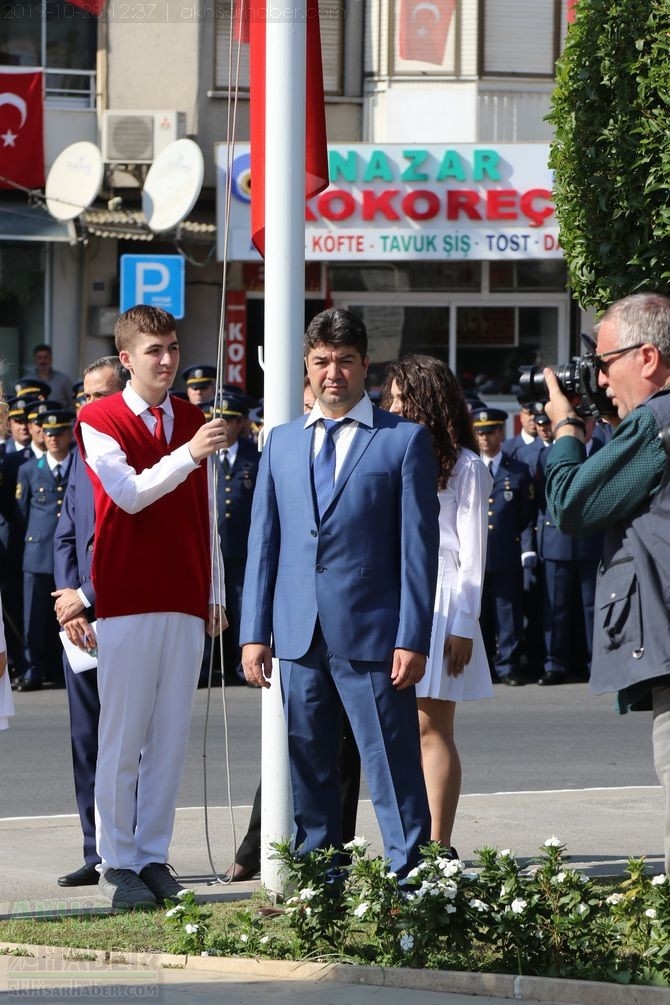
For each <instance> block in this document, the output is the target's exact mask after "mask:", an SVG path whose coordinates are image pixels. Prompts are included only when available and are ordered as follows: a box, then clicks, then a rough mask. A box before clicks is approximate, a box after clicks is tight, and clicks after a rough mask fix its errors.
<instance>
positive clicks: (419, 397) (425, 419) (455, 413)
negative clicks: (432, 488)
mask: <svg viewBox="0 0 670 1005" xmlns="http://www.w3.org/2000/svg"><path fill="white" fill-rule="evenodd" d="M394 381H395V383H396V384H397V386H398V390H399V391H400V394H401V396H402V402H403V412H402V414H403V415H404V417H405V418H406V419H410V421H412V422H419V423H421V425H423V426H426V427H427V429H428V430H429V431H430V433H431V435H432V438H433V451H434V453H435V457H436V458H437V469H438V478H437V485H438V488H440V489H443V488H446V485H447V481H448V479H449V476H450V474H451V472H452V470H453V467H454V464H455V463H456V461H457V460H458V456H459V454H460V452H461V449H462V448H463V447H467V448H468V450H472V451H473V452H474V453H475V454H479V447H478V446H477V442H476V439H475V434H474V432H473V429H472V422H471V419H470V412H469V411H468V406H467V404H466V402H465V398H464V396H463V389H462V388H461V385H460V384H459V383H458V381H457V380H456V377H455V376H454V374H453V373H452V372H451V370H450V369H449V367H448V366H447V364H446V363H444V362H443V361H442V360H441V359H438V358H437V357H436V356H405V357H403V359H399V360H398V361H397V362H396V363H391V364H390V365H389V366H388V368H387V370H386V374H385V376H384V385H383V387H382V398H381V400H382V407H384V408H388V407H389V406H390V402H391V384H392V383H393V382H394Z"/></svg>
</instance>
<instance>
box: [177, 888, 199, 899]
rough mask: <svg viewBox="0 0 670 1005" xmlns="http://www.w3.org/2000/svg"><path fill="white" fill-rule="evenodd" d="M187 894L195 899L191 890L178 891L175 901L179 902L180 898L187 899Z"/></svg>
mask: <svg viewBox="0 0 670 1005" xmlns="http://www.w3.org/2000/svg"><path fill="white" fill-rule="evenodd" d="M189 894H193V896H194V897H195V892H194V891H193V890H180V891H179V893H178V894H177V900H181V899H182V897H188V895H189Z"/></svg>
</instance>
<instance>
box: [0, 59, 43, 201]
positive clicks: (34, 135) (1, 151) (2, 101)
mask: <svg viewBox="0 0 670 1005" xmlns="http://www.w3.org/2000/svg"><path fill="white" fill-rule="evenodd" d="M43 76H44V75H43V74H42V72H41V71H40V70H19V69H17V68H16V67H12V69H11V70H4V69H2V70H0V188H42V186H43V185H44V131H43V126H42V118H43V116H42V107H43V104H44V97H43V95H44V80H43Z"/></svg>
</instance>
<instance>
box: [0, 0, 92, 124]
mask: <svg viewBox="0 0 670 1005" xmlns="http://www.w3.org/2000/svg"><path fill="white" fill-rule="evenodd" d="M10 6H11V13H12V16H11V17H10V16H8V11H9V6H6V7H5V15H4V17H3V18H2V19H1V20H0V66H4V67H10V66H26V67H42V68H44V70H45V92H46V93H45V100H46V103H47V105H52V106H72V107H86V108H93V107H94V106H95V59H96V48H97V19H96V18H95V17H94V16H93V15H92V14H91V12H90V10H82V9H81V8H79V7H75V6H74V5H73V4H71V3H66V2H63V0H44V2H42V3H38V4H35V3H33V4H31V3H26V4H12V5H10Z"/></svg>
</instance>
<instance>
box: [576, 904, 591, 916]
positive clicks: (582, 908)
mask: <svg viewBox="0 0 670 1005" xmlns="http://www.w3.org/2000/svg"><path fill="white" fill-rule="evenodd" d="M575 910H576V911H577V914H578V915H579V916H580V917H583V916H584V915H585V914H588V913H589V909H588V907H587V906H586V904H577V907H576V908H575Z"/></svg>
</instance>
